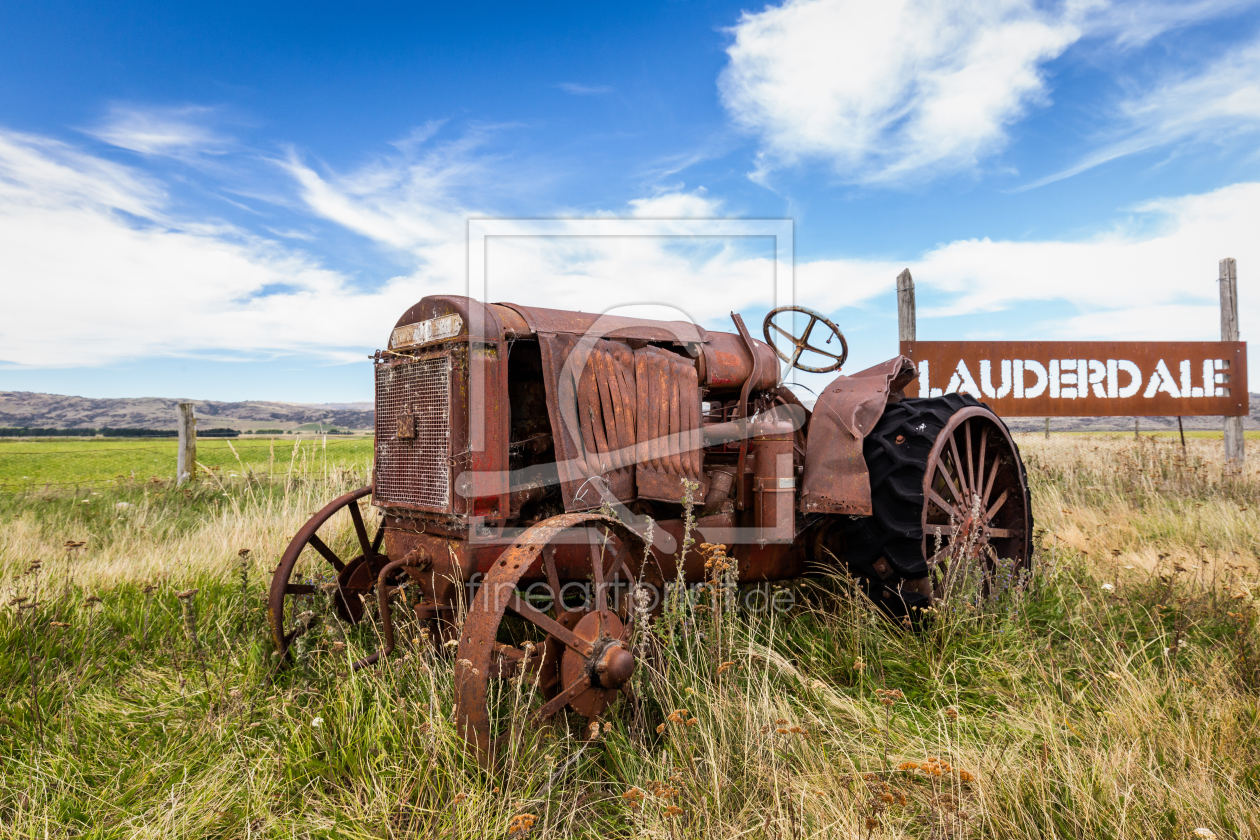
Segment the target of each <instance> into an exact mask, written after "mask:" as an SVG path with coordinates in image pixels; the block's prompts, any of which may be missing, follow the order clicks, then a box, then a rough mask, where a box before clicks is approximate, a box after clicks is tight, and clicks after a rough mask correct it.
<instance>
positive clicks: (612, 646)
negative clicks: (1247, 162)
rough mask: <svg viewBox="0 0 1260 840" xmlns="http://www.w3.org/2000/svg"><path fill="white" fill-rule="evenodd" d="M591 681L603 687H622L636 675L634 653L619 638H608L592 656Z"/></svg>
mask: <svg viewBox="0 0 1260 840" xmlns="http://www.w3.org/2000/svg"><path fill="white" fill-rule="evenodd" d="M588 661H589V662H590V663H591V681H592V682H594V683H597V684H598V685H599V686H600V687H602V688H620V687H621V686H623V685H625V684H626V683H627V682H629V681H630V677H631V676H633V675H634V666H635V660H634V654H633V653H631V652H630V651H628V650H626V646H625V645H624V644H623V643H622V642H621V641H620V640H617V639H608V640H607V641H606V642H605V643H604V646H603V648H602V649H600V648H596V650H595V654H594V655H593V656H591V658H590V660H588Z"/></svg>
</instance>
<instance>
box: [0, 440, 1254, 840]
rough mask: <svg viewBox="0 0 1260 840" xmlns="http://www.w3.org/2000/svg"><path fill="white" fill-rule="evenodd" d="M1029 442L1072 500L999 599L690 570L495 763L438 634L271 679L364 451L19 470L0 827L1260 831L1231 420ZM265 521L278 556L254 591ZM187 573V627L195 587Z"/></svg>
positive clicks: (1241, 522) (27, 831)
mask: <svg viewBox="0 0 1260 840" xmlns="http://www.w3.org/2000/svg"><path fill="white" fill-rule="evenodd" d="M1020 444H1021V446H1022V447H1023V448H1024V454H1025V457H1026V459H1027V461H1028V462H1029V464H1030V469H1031V476H1032V480H1033V482H1034V487H1033V499H1034V508H1035V513H1036V516H1037V524H1038V526H1039V527H1040V528H1044V529H1046V533H1045V534H1043V535H1042V536H1041V538H1040V544H1041V549H1040V551H1039V555H1038V566H1037V577H1036V579H1035V580H1034V582H1033V583H1032V585H1031V586H1028V587H1024V588H1016V589H1013V590H1010V591H1008V592H1006V593H1004V594H1003V596H1002V597H1001V598H999V599H998V600H997V601H993V602H985V601H976V600H975V599H974V598H972V597H966V596H967V593H964V594H963V596H962V597H960V598H959V599H958V600H957V601H955V602H954V604H953V605H952V606H951V607H950V608H948V609H943V610H941V611H940V613H939V614H937V615H936V616H934V617H933V620H932V621H930V622H928V623H926V624H925V626H923V627H922V628H920V629H919V630H918V631H917V632H906V631H904V630H902V629H901V628H898V627H891V626H889V625H888V623H887V622H885V621H884V620H882V619H881V618H880V617H879V616H877V615H875V614H874V613H872V612H871V611H870V610H869V609H867V606H866V605H865V604H863V603H862V602H861V601H860V600H859V599H858V598H857V597H856V596H855V595H854V594H853V593H852V591H851V588H850V587H849V586H848V584H847V582H846V581H845V580H843V579H842V578H837V579H835V580H830V581H812V582H798V583H794V584H792V585H791V587H790V588H791V591H792V592H793V593H794V595H795V596H796V598H797V607H796V608H795V609H794V610H793V611H792V612H791V613H790V614H783V615H781V614H775V613H769V614H766V615H749V614H745V613H736V614H731V613H729V612H726V611H723V610H717V611H713V610H711V609H705V607H708V606H710V604H708V603H707V602H705V601H703V600H701V601H698V602H697V601H695V600H693V601H692V602H689V603H687V604H685V605H683V606H682V607H680V608H679V609H678V610H677V611H675V612H673V613H670V614H668V615H666V616H665V617H663V618H662V620H661V622H660V624H659V625H658V627H657V628H656V629H657V638H658V639H660V640H662V641H661V648H660V653H659V656H658V657H657V658H656V660H655V661H656V663H657V665H656V668H655V669H652V670H649V669H647V668H641V669H640V671H639V673H638V675H637V676H636V682H637V689H638V694H639V697H640V698H641V701H642V702H641V703H640V704H639V705H638V706H637V707H636V708H634V709H624V708H623V709H621V710H620V711H618V712H616V713H614V714H611V715H609V716H608V717H607V719H606V720H605V721H604V722H605V723H606V724H608V726H607V727H606V729H605V730H603V731H602V732H601V737H600V739H599V740H598V741H596V742H592V743H588V742H586V741H584V740H583V739H582V738H581V737H580V736H581V733H580V732H578V731H577V727H578V726H579V725H580V724H581V720H580V719H576V718H575V719H572V720H567V721H564V720H562V721H559V722H558V724H557V725H556V726H555V727H549V728H544V729H542V730H540V731H537V732H532V733H530V734H529V737H528V738H527V739H526V740H524V741H523V742H522V743H520V744H518V745H517V746H516V748H515V751H514V752H513V753H512V755H511V756H510V758H509V760H508V761H507V762H506V764H505V766H504V768H503V769H502V770H501V771H500V772H499V773H497V774H494V775H486V774H483V773H481V772H480V771H479V770H478V769H477V767H476V765H475V763H474V762H472V761H471V760H470V758H469V756H467V754H466V753H465V752H464V751H463V749H462V744H461V742H460V741H459V739H458V737H457V736H456V734H455V731H454V728H453V726H452V721H451V697H452V693H451V662H450V661H449V659H447V658H444V657H442V656H437V655H434V653H433V652H432V651H430V650H429V649H428V648H427V647H426V646H424V645H404V646H403V651H402V653H401V655H399V656H396V657H395V658H394V659H393V660H391V661H390V662H389V663H388V664H387V665H386V666H385V667H384V668H381V669H379V670H376V671H372V672H367V673H360V674H357V675H351V674H349V673H348V672H347V667H346V665H347V659H346V657H348V656H357V655H360V654H361V653H362V652H363V650H364V649H367V648H371V647H372V646H374V644H375V640H374V638H373V637H372V636H371V635H370V634H360V635H358V636H355V637H353V638H351V639H350V640H349V644H350V647H349V648H348V649H347V650H345V651H342V652H336V650H335V648H334V647H333V645H332V644H331V642H330V640H329V639H327V638H319V637H316V638H313V639H312V640H311V643H310V644H309V645H308V646H307V648H306V649H305V651H304V653H303V659H302V661H301V662H300V663H299V665H298V666H297V667H295V668H294V669H292V670H291V671H288V672H286V673H284V674H283V675H281V677H280V678H279V679H278V680H277V681H276V682H275V683H274V684H273V683H271V682H269V680H268V676H269V674H270V673H271V671H272V666H271V660H270V659H269V656H268V644H267V639H266V638H265V634H264V631H263V629H262V612H261V606H260V597H261V593H262V590H263V587H264V585H265V580H263V574H261V573H263V572H265V571H267V570H269V568H270V563H269V562H264V561H271V560H273V559H274V558H275V557H276V556H278V554H279V552H280V550H281V549H282V547H283V544H284V543H285V542H286V540H287V537H288V535H289V534H291V533H292V531H293V530H294V529H295V528H296V527H297V525H298V524H299V523H300V522H302V521H304V520H305V518H306V517H307V516H308V515H309V514H310V513H311V512H313V511H314V510H316V509H317V508H318V507H319V506H321V504H322V502H323V501H324V500H326V499H327V498H331V496H332V495H334V494H335V493H336V492H338V491H339V490H340V489H341V488H343V487H348V486H350V485H352V484H353V483H354V481H355V477H354V476H351V475H344V474H343V475H340V476H332V475H328V476H320V477H319V478H318V480H317V481H316V480H312V481H309V482H306V481H302V482H296V481H291V482H288V483H287V485H286V486H284V487H281V486H271V485H267V486H263V485H261V484H259V485H255V486H252V487H251V486H246V485H243V484H242V485H238V486H234V487H227V488H223V489H219V488H214V489H213V490H212V489H209V488H202V489H201V490H197V491H194V492H192V493H190V494H188V495H187V497H185V495H184V494H182V493H174V492H172V491H170V490H167V489H157V490H154V491H150V492H149V494H148V496H147V497H145V496H143V495H142V494H143V491H142V490H140V489H138V488H137V489H134V492H133V495H131V496H127V497H126V498H123V497H122V496H119V497H117V498H114V497H109V498H104V497H102V498H101V499H100V501H93V502H90V503H89V504H88V505H83V504H82V503H81V502H72V501H69V500H63V499H54V500H53V501H47V502H45V501H42V500H41V499H39V498H33V499H14V500H10V501H8V502H6V503H5V507H3V508H0V516H2V517H3V526H2V527H0V556H2V561H0V562H2V564H3V565H2V567H0V569H2V571H0V574H2V575H3V577H0V587H3V589H4V590H5V592H6V595H5V601H6V603H7V602H8V601H9V600H10V598H12V597H13V596H17V597H27V598H28V599H32V600H28V601H26V602H24V603H23V604H20V605H14V606H9V607H5V608H4V611H3V612H2V613H0V643H2V644H3V645H4V650H5V651H6V656H5V657H4V658H3V659H0V699H2V700H3V706H0V826H3V827H4V829H5V832H6V834H8V835H9V836H36V835H38V836H41V837H44V836H69V835H71V834H73V835H76V836H78V835H84V834H87V835H90V836H99V837H114V836H119V837H121V836H128V837H131V836H145V837H149V836H152V837H174V836H180V837H187V836H198V837H201V836H213V837H220V836H222V837H246V836H260V837H261V836H267V837H272V836H274V837H282V836H283V837H403V836H407V837H411V836H415V837H513V838H523V837H530V838H534V837H571V836H582V837H586V836H590V837H595V836H599V837H660V838H671V840H673V838H684V837H686V838H693V837H694V838H701V837H703V838H715V837H732V836H741V837H757V838H792V837H932V838H944V837H955V836H957V837H971V836H975V837H982V836H985V837H987V836H992V837H1015V838H1019V837H1098V836H1108V837H1135V838H1136V837H1141V838H1146V837H1169V838H1187V837H1194V836H1201V835H1194V834H1192V832H1193V831H1194V830H1195V829H1198V828H1204V829H1207V830H1210V831H1211V832H1214V833H1215V835H1216V836H1218V837H1249V838H1260V822H1258V821H1257V818H1256V817H1255V816H1254V815H1255V814H1256V813H1258V812H1260V703H1258V702H1257V701H1258V699H1260V653H1258V652H1257V651H1258V649H1260V644H1258V642H1260V639H1258V638H1257V629H1256V610H1257V607H1256V595H1257V594H1260V590H1257V588H1256V586H1257V581H1256V572H1255V570H1256V557H1257V554H1258V553H1260V525H1258V524H1257V520H1256V518H1255V517H1256V512H1255V504H1254V503H1255V502H1256V501H1260V482H1258V481H1257V479H1256V474H1255V472H1254V471H1253V472H1250V473H1249V474H1248V475H1246V476H1242V477H1239V476H1225V475H1223V472H1222V470H1221V467H1220V464H1219V462H1218V461H1216V460H1214V459H1215V458H1216V457H1217V452H1216V450H1217V449H1219V442H1218V443H1216V444H1213V443H1212V442H1210V441H1203V442H1199V441H1192V442H1191V445H1190V449H1189V452H1188V453H1186V454H1185V456H1184V457H1183V456H1182V455H1181V454H1180V446H1179V445H1177V444H1175V443H1167V442H1165V441H1160V442H1158V443H1156V442H1151V441H1143V442H1142V443H1140V444H1137V445H1135V444H1134V443H1133V442H1132V439H1131V438H1129V439H1125V438H1118V437H1108V436H1097V437H1088V436H1075V435H1074V436H1070V437H1068V436H1063V437H1056V438H1052V439H1051V440H1050V441H1049V442H1048V443H1047V442H1045V441H1044V440H1042V439H1041V438H1040V437H1039V436H1032V435H1030V436H1026V437H1023V438H1021V440H1020ZM1252 456H1253V457H1254V458H1256V459H1260V451H1257V452H1255V453H1252ZM1253 463H1255V462H1254V461H1253ZM1253 469H1254V468H1253ZM223 492H227V494H228V495H227V496H226V497H225V496H223V495H222V494H223ZM214 494H218V495H217V496H215V495H214ZM215 498H217V499H218V501H215V500H214V499H215ZM117 501H128V502H129V503H130V504H133V505H134V506H135V507H134V508H115V507H113V505H114V504H116V502H117ZM75 505H78V507H76V506H75ZM94 505H98V506H99V507H100V509H101V510H100V511H99V512H94V511H93V506H94ZM1243 508H1246V510H1243ZM84 509H87V510H84ZM347 536H348V535H347ZM67 540H73V541H76V542H77V541H79V540H86V542H87V544H86V546H85V547H84V548H83V549H75V550H71V551H67V550H66V549H65V548H64V543H65V542H66V541H67ZM242 547H251V548H253V549H254V551H255V556H257V557H259V558H260V559H259V563H258V565H257V568H256V569H255V575H254V578H253V579H252V580H251V582H250V584H249V586H248V587H247V588H246V589H245V590H244V591H243V592H242V590H241V586H240V583H239V581H237V580H236V579H235V574H236V573H237V571H238V567H237V565H236V551H237V549H239V548H242ZM1115 552H1118V554H1117V553H1115ZM1161 555H1163V556H1162V557H1161ZM35 559H42V560H43V561H44V562H43V564H42V565H41V566H40V567H39V568H37V569H36V570H34V571H33V572H32V571H29V568H30V564H31V561H33V560H35ZM1126 566H1131V567H1132V568H1127V569H1126V568H1125V567H1126ZM1178 567H1180V568H1178ZM69 574H73V575H74V579H73V580H74V586H75V588H74V589H73V591H72V592H70V593H69V594H67V592H66V584H67V575H69ZM163 575H165V577H163ZM193 585H196V586H199V587H200V592H199V593H198V594H196V595H195V596H192V601H193V603H194V606H195V620H196V622H197V624H196V633H195V635H192V636H190V634H189V633H187V632H186V631H187V628H186V627H185V624H184V616H183V615H182V614H181V610H180V600H179V599H178V598H177V597H176V590H178V589H186V588H187V587H190V586H193ZM146 586H155V587H156V588H154V589H152V590H150V591H148V592H146V591H145V587H146ZM89 593H98V594H99V595H100V597H102V598H103V602H101V603H95V602H91V603H89V602H88V601H87V600H86V598H85V595H87V594H89ZM972 594H974V593H972ZM32 603H34V604H36V606H35V607H34V608H31V609H27V608H26V606H27V605H29V604H32ZM54 622H55V623H56V624H54ZM57 625H67V626H57ZM412 637H413V633H412V632H411V631H408V632H406V633H404V638H412ZM194 639H195V641H194ZM202 662H204V663H205V665H206V669H205V672H204V673H203V671H202V670H201V663H202ZM504 693H505V696H504V702H513V701H514V699H515V698H516V697H517V696H518V694H519V696H524V695H526V694H528V689H527V687H526V686H516V685H511V684H509V685H506V686H504ZM658 730H659V731H658Z"/></svg>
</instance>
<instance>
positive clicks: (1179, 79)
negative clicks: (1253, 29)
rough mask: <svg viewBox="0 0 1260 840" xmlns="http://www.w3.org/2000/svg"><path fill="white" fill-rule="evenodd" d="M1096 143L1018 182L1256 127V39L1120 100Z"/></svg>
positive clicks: (1259, 90) (1259, 83) (1259, 103)
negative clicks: (1066, 163)
mask: <svg viewBox="0 0 1260 840" xmlns="http://www.w3.org/2000/svg"><path fill="white" fill-rule="evenodd" d="M1113 111H1114V113H1115V115H1116V116H1115V117H1114V118H1113V120H1112V124H1111V125H1109V126H1108V128H1107V130H1106V133H1105V136H1106V137H1107V139H1106V140H1105V141H1104V142H1103V143H1102V145H1100V147H1099V148H1097V149H1096V150H1094V151H1092V152H1090V153H1089V154H1087V155H1085V156H1084V157H1083V158H1082V159H1081V160H1079V161H1078V162H1076V163H1075V164H1073V165H1072V166H1070V167H1068V168H1066V169H1063V170H1061V171H1059V172H1056V173H1054V174H1052V175H1048V176H1046V177H1044V178H1040V179H1038V180H1036V181H1033V182H1032V183H1030V184H1027V185H1025V186H1023V187H1021V188H1020V189H1021V190H1030V189H1035V188H1036V187H1041V186H1044V185H1046V184H1049V183H1052V182H1054V181H1059V180H1062V179H1064V178H1069V177H1071V176H1073V175H1077V174H1079V173H1081V172H1084V171H1086V170H1088V169H1092V168H1094V167H1096V166H1100V165H1102V164H1104V163H1107V162H1109V161H1113V160H1116V159H1118V158H1122V157H1125V156H1127V155H1132V154H1137V153H1139V152H1144V151H1147V150H1148V149H1155V148H1159V147H1163V146H1171V145H1175V144H1180V143H1188V142H1192V143H1214V144H1225V143H1230V142H1233V141H1235V140H1237V139H1238V138H1239V137H1240V136H1243V135H1254V133H1255V132H1256V131H1257V130H1260V40H1258V41H1254V42H1252V43H1251V44H1248V45H1245V46H1243V47H1242V48H1238V49H1235V50H1233V51H1231V52H1228V53H1226V54H1224V55H1222V56H1221V57H1219V58H1217V59H1216V60H1215V61H1213V62H1210V63H1209V64H1208V65H1207V66H1206V67H1204V68H1203V69H1202V70H1200V71H1198V72H1196V73H1190V74H1186V73H1181V74H1178V75H1175V76H1168V77H1166V78H1164V79H1162V80H1161V81H1158V82H1157V83H1155V84H1154V85H1153V86H1152V87H1151V89H1149V90H1148V91H1146V92H1145V93H1143V94H1141V95H1140V96H1135V97H1131V98H1129V99H1126V100H1124V101H1122V102H1120V103H1119V104H1118V105H1117V106H1116V107H1115V108H1114V109H1113Z"/></svg>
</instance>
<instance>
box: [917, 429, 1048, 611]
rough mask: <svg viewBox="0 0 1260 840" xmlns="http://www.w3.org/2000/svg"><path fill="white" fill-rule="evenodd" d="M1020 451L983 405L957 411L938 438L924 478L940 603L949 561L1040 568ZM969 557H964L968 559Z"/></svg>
mask: <svg viewBox="0 0 1260 840" xmlns="http://www.w3.org/2000/svg"><path fill="white" fill-rule="evenodd" d="M1027 487H1028V481H1027V476H1026V475H1025V472H1024V468H1023V464H1022V463H1021V461H1020V459H1019V451H1018V449H1017V448H1016V446H1015V443H1014V441H1012V440H1011V436H1010V434H1009V433H1008V432H1007V430H1006V426H1005V424H1003V423H1002V422H1001V421H1000V420H998V419H997V417H996V416H994V414H993V412H991V411H989V410H988V409H986V408H983V407H981V406H971V407H968V408H964V409H962V410H961V411H957V412H955V413H954V414H953V416H951V417H950V418H949V423H947V424H946V426H945V428H944V429H942V430H941V432H940V434H938V435H937V437H936V441H935V442H934V443H933V444H932V450H931V452H930V453H929V454H928V459H927V469H926V471H925V472H924V475H923V500H924V501H923V513H922V517H921V525H922V528H923V542H922V551H923V557H924V558H925V560H926V563H927V571H928V575H929V577H930V583H931V592H930V593H924V594H930V595H931V596H932V597H933V598H940V597H941V595H942V594H944V589H945V586H944V583H945V578H946V576H947V574H948V569H947V568H946V564H947V563H948V562H954V563H959V562H969V561H971V562H974V561H979V562H982V563H983V564H984V565H985V567H986V570H987V572H988V574H986V576H985V584H986V587H987V585H988V583H989V578H990V575H991V574H992V573H993V572H994V571H996V569H997V562H998V560H999V559H1001V560H1014V561H1016V566H1017V568H1021V569H1022V568H1027V567H1028V565H1029V564H1030V563H1031V561H1032V511H1031V510H1030V509H1029V506H1028V495H1027ZM964 554H965V555H969V556H963V555H964Z"/></svg>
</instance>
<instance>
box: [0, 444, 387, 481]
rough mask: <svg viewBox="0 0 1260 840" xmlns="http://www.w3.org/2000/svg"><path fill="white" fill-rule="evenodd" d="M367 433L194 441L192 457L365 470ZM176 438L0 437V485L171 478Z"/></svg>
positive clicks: (242, 468) (223, 469)
mask: <svg viewBox="0 0 1260 840" xmlns="http://www.w3.org/2000/svg"><path fill="white" fill-rule="evenodd" d="M372 443H373V439H372V438H371V437H335V438H328V439H327V440H325V438H324V437H323V436H311V437H301V436H299V437H296V438H289V439H284V438H275V439H270V438H263V439H240V438H236V439H232V440H227V439H209V438H203V439H200V440H198V441H197V462H198V463H199V464H201V465H203V466H205V467H207V468H209V469H211V470H212V471H213V472H215V473H218V474H221V475H223V476H227V477H230V476H232V475H233V474H236V475H242V474H243V473H245V472H246V471H248V472H252V473H255V474H274V475H283V474H286V473H288V472H289V471H290V470H299V471H302V472H308V471H310V470H322V469H325V468H333V467H346V466H354V467H358V468H360V469H362V468H364V467H365V466H366V465H367V464H369V463H370V462H371V460H372ZM177 447H178V441H177V440H176V439H174V438H158V439H152V438H149V439H119V438H103V439H95V440H84V439H70V440H67V439H65V438H34V439H32V438H25V439H24V438H4V439H0V490H17V489H21V488H24V487H42V486H44V485H54V486H65V485H77V484H106V483H111V482H117V481H120V480H124V481H132V480H135V481H148V480H150V479H153V478H157V479H161V480H163V481H165V480H169V479H173V478H174V477H175V458H176V450H177Z"/></svg>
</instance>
